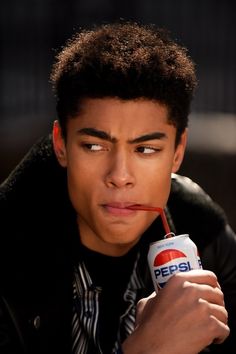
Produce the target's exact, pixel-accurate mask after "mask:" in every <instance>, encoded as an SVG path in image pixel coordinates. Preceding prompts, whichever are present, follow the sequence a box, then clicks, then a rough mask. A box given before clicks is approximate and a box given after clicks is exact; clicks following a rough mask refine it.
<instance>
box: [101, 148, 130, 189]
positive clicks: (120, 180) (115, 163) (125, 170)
mask: <svg viewBox="0 0 236 354" xmlns="http://www.w3.org/2000/svg"><path fill="white" fill-rule="evenodd" d="M110 159H111V160H110V162H109V164H108V169H107V173H106V176H105V183H106V185H107V186H108V187H109V188H123V187H126V188H127V187H128V188H130V187H133V186H134V185H135V177H134V173H133V168H132V158H131V157H129V156H128V154H127V153H125V152H116V153H115V154H113V156H111V158H110Z"/></svg>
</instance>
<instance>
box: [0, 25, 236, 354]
mask: <svg viewBox="0 0 236 354" xmlns="http://www.w3.org/2000/svg"><path fill="white" fill-rule="evenodd" d="M51 77H52V81H53V85H54V88H55V92H56V97H57V112H58V120H56V121H55V123H54V126H53V134H52V138H51V136H49V137H48V138H43V139H42V140H40V141H39V142H38V143H37V144H36V145H35V146H34V147H33V148H32V150H31V151H30V152H29V154H28V155H27V156H26V157H25V159H24V160H23V161H22V162H21V163H20V164H19V166H18V167H17V168H16V169H15V171H13V173H12V174H11V175H10V176H9V178H8V179H7V180H6V181H5V182H4V183H3V185H2V186H1V214H0V215H1V225H2V230H3V231H2V233H1V251H0V252H1V255H0V256H1V257H0V262H1V264H0V272H1V274H0V276H1V278H0V282H1V283H0V284H1V303H0V334H1V336H0V353H11V354H20V353H27V354H29V353H30V354H48V353H50V354H52V353H65V354H69V353H76V354H81V353H82V354H85V353H89V354H96V353H106V354H110V353H122V352H123V353H125V354H138V353H145V354H154V353H156V354H166V353H168V354H179V353H181V354H196V353H199V352H201V351H206V352H217V353H233V352H234V348H233V347H232V346H233V344H234V345H235V309H236V261H235V253H236V238H235V234H234V233H233V231H232V230H231V229H230V227H229V225H228V224H227V220H226V219H225V217H224V214H223V212H222V211H221V209H220V208H219V207H218V206H217V205H216V204H214V202H213V201H212V200H211V199H210V198H209V197H208V196H207V195H206V194H205V193H204V192H203V191H202V189H201V188H200V187H198V186H197V185H196V184H194V183H193V182H192V181H190V180H189V179H188V178H186V177H181V176H178V175H176V174H175V173H176V172H177V171H178V169H179V167H180V165H181V162H182V159H183V156H184V151H185V146H186V139H187V137H186V136H187V132H186V127H187V121H188V114H189V108H190V102H191V99H192V95H193V91H194V88H195V84H196V79H195V72H194V65H193V63H192V61H191V60H190V58H189V57H188V56H187V54H186V50H185V49H184V48H182V47H180V46H178V45H177V44H176V43H175V42H173V41H172V40H171V39H170V38H169V37H168V36H167V35H166V34H165V33H164V32H163V31H158V30H156V29H155V28H153V27H150V28H148V27H144V26H139V25H137V24H135V23H134V24H132V23H121V24H114V25H105V26H101V27H99V28H96V29H94V30H91V31H84V32H82V33H80V34H79V35H77V36H76V37H74V39H73V40H72V41H70V42H69V43H68V44H67V46H65V48H64V49H63V50H62V51H61V53H60V54H59V55H58V57H57V61H56V63H55V65H54V67H53V71H52V76H51ZM136 204H143V205H147V206H157V207H159V208H165V211H166V214H167V217H168V221H169V223H170V227H171V229H172V230H173V231H174V232H175V233H176V234H181V233H189V234H190V237H191V238H192V239H193V241H194V242H195V243H196V244H197V246H198V249H199V252H200V256H201V259H202V263H203V268H204V270H195V271H194V270H193V271H190V272H187V273H178V274H176V275H174V276H173V277H172V278H171V279H170V280H169V282H168V283H167V285H166V286H165V287H164V288H163V289H162V290H161V291H160V292H159V293H158V294H157V295H156V294H155V293H154V288H153V285H152V281H151V279H150V274H149V270H148V266H147V251H148V247H149V244H150V242H152V241H155V240H158V239H162V238H163V236H164V234H165V232H164V229H163V227H162V224H161V221H160V217H158V214H157V213H153V212H145V211H134V210H131V209H130V206H132V205H136ZM213 272H214V273H213ZM229 327H230V329H229ZM229 333H230V334H229Z"/></svg>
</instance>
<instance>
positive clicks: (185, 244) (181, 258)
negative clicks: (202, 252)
mask: <svg viewBox="0 0 236 354" xmlns="http://www.w3.org/2000/svg"><path fill="white" fill-rule="evenodd" d="M148 265H149V268H150V271H151V276H152V280H153V284H154V287H155V290H156V292H158V290H160V289H162V288H163V287H164V285H165V284H166V282H167V281H168V280H169V279H170V278H171V277H172V275H174V274H175V273H177V272H187V271H189V270H191V269H201V268H202V265H201V260H200V257H199V254H198V250H197V246H196V245H195V243H194V242H193V241H192V240H191V239H190V238H189V235H187V234H185V235H178V236H173V237H168V238H164V239H163V240H159V241H156V242H153V243H151V244H150V247H149V251H148Z"/></svg>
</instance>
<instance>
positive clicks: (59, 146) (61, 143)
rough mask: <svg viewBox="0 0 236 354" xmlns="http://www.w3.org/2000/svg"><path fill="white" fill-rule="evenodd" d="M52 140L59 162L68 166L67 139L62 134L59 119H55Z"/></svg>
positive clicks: (63, 165)
mask: <svg viewBox="0 0 236 354" xmlns="http://www.w3.org/2000/svg"><path fill="white" fill-rule="evenodd" d="M52 141H53V148H54V152H55V154H56V157H57V160H58V162H59V164H60V165H61V166H62V167H66V166H67V154H66V146H65V140H64V138H63V136H62V131H61V127H60V124H59V122H58V121H57V120H55V121H54V123H53V131H52Z"/></svg>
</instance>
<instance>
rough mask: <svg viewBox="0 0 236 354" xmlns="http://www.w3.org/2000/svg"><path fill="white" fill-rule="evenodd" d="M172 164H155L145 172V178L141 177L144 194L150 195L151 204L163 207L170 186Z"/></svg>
mask: <svg viewBox="0 0 236 354" xmlns="http://www.w3.org/2000/svg"><path fill="white" fill-rule="evenodd" d="M171 169H172V164H170V163H169V164H168V163H166V164H163V165H161V166H157V167H156V168H153V169H152V170H149V171H147V170H146V173H145V178H141V179H140V181H141V183H142V190H143V193H144V195H145V194H146V195H148V196H150V198H151V200H150V202H151V203H152V204H153V206H157V207H164V206H165V205H166V202H167V200H168V197H169V193H170V187H171Z"/></svg>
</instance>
